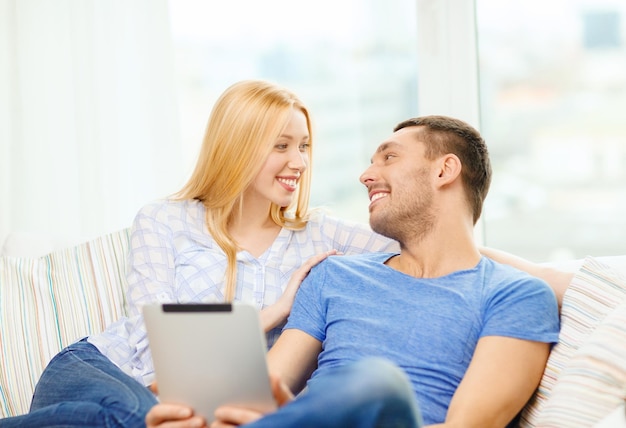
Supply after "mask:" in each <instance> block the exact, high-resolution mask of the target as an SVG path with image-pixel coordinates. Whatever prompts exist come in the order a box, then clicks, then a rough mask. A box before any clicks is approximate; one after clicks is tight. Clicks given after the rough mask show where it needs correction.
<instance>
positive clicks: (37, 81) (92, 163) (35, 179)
mask: <svg viewBox="0 0 626 428" xmlns="http://www.w3.org/2000/svg"><path fill="white" fill-rule="evenodd" d="M175 94H176V90H175V78H174V66H173V51H172V46H171V39H170V32H169V21H168V6H167V0H0V246H1V244H2V242H3V241H4V239H5V238H6V236H7V235H8V234H9V233H15V232H17V233H18V234H19V233H24V234H31V235H36V234H41V235H44V236H66V237H71V238H91V237H95V236H97V235H99V234H102V233H107V232H111V231H114V230H117V229H120V228H123V227H126V226H129V225H130V223H131V221H132V219H133V216H134V214H135V213H136V211H137V209H139V207H140V206H141V205H142V204H144V203H146V202H148V201H150V200H152V199H155V198H158V197H162V196H165V195H167V194H169V193H171V192H173V191H175V190H177V189H178V188H179V187H180V186H181V185H182V183H183V181H184V174H185V173H186V171H182V170H183V167H182V161H181V158H182V156H181V149H180V137H179V130H178V117H177V115H178V113H177V112H178V108H177V103H176V96H175Z"/></svg>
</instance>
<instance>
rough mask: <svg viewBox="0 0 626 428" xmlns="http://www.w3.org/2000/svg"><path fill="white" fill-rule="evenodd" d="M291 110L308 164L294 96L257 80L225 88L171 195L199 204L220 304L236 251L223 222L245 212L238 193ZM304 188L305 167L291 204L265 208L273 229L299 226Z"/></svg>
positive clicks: (231, 283) (232, 278)
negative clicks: (215, 262) (219, 268)
mask: <svg viewBox="0 0 626 428" xmlns="http://www.w3.org/2000/svg"><path fill="white" fill-rule="evenodd" d="M293 109H297V110H300V111H301V112H302V113H304V116H305V117H306V122H307V128H308V131H309V136H310V139H309V143H310V145H309V146H308V148H307V152H308V157H309V162H310V160H311V159H312V152H311V151H312V140H313V138H312V132H311V120H310V117H309V112H308V110H307V108H306V107H305V106H304V104H303V103H302V102H301V101H300V100H299V99H298V97H296V95H294V94H293V93H292V92H290V91H288V90H287V89H285V88H282V87H280V86H277V85H275V84H273V83H270V82H266V81H261V80H246V81H242V82H238V83H235V84H234V85H232V86H230V87H229V88H228V89H226V91H225V92H224V93H223V94H222V95H221V96H220V98H219V99H218V100H217V102H216V103H215V105H214V107H213V110H212V112H211V115H210V116H209V120H208V123H207V126H206V131H205V134H204V140H203V143H202V148H201V150H200V155H199V157H198V161H197V163H196V166H195V169H194V171H193V173H192V175H191V177H190V178H189V181H187V183H186V184H185V185H184V186H183V188H182V189H181V190H180V191H179V192H178V193H177V195H176V196H177V198H178V199H197V200H199V201H202V202H203V204H204V206H205V208H206V224H207V228H208V230H209V233H210V234H211V236H212V237H213V238H214V239H215V241H216V242H217V244H218V245H219V246H220V247H221V248H222V250H223V251H224V253H225V254H226V258H227V263H228V264H227V268H226V273H225V282H226V292H225V300H226V301H232V300H233V298H234V296H235V288H236V280H237V259H236V256H237V251H238V249H239V247H238V245H237V242H236V241H235V240H234V239H233V237H232V236H231V235H230V233H229V232H228V225H229V222H230V221H231V220H232V219H233V218H234V216H236V215H239V213H241V212H242V210H243V209H245V207H243V193H244V191H245V190H246V189H247V188H248V186H250V184H251V183H252V181H253V180H254V178H255V177H256V176H257V174H258V173H259V171H260V170H261V168H262V167H263V164H264V163H265V160H266V159H267V157H268V156H269V154H270V152H271V150H272V148H273V146H274V144H275V143H276V140H277V139H278V138H279V137H280V135H281V134H282V132H283V131H284V129H285V127H286V126H287V124H288V122H289V120H290V118H291V114H292V110H293ZM310 186H311V165H310V163H309V165H308V167H307V168H306V169H305V170H304V172H303V173H302V175H301V177H300V181H299V185H298V190H297V195H296V198H294V201H293V202H292V203H291V205H289V206H288V207H280V206H278V205H276V204H274V203H272V204H271V208H270V216H271V218H272V220H274V222H275V223H276V224H277V225H279V226H281V227H286V228H290V229H301V228H302V227H304V226H305V224H306V221H307V212H308V205H309V194H310Z"/></svg>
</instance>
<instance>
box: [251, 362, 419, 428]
mask: <svg viewBox="0 0 626 428" xmlns="http://www.w3.org/2000/svg"><path fill="white" fill-rule="evenodd" d="M245 426H246V427H247V428H276V427H293V428H320V427H324V428H347V427H350V428H371V427H377V428H383V427H384V428H419V427H421V426H422V417H421V414H420V412H419V409H418V407H417V403H416V400H415V394H414V393H413V390H412V389H411V385H410V383H409V381H408V379H407V378H406V376H405V374H404V372H403V371H402V370H401V369H400V368H398V367H396V366H395V365H393V364H391V363H389V362H387V361H386V360H383V359H381V358H367V359H364V360H361V361H359V362H357V363H354V364H349V365H346V366H343V367H338V368H336V369H333V370H332V371H329V372H328V373H327V374H325V375H321V376H318V377H314V378H313V379H311V380H310V381H309V383H308V386H307V391H306V392H304V393H303V394H301V395H300V396H298V398H296V399H295V400H294V401H292V402H291V403H289V404H287V405H286V406H283V407H281V408H280V409H278V410H277V411H276V412H274V413H271V414H268V415H266V416H265V417H263V418H262V419H259V420H258V421H256V422H253V423H251V424H247V425H245Z"/></svg>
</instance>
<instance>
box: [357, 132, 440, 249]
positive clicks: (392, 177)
mask: <svg viewBox="0 0 626 428" xmlns="http://www.w3.org/2000/svg"><path fill="white" fill-rule="evenodd" d="M424 148H425V145H424V143H423V142H422V141H421V132H420V127H416V126H412V127H407V128H403V129H400V130H398V131H396V132H394V133H393V134H392V135H391V137H389V138H388V139H386V140H385V142H383V143H382V144H381V145H380V146H379V147H378V149H376V152H375V153H374V156H373V157H372V163H371V165H370V166H369V168H367V170H365V172H364V173H363V174H362V175H361V177H360V181H361V183H363V184H364V185H365V186H366V187H367V190H368V194H369V198H370V205H369V212H370V226H371V227H372V229H373V230H374V231H375V232H378V233H380V234H382V235H385V236H387V237H389V238H392V239H396V240H398V241H399V242H400V243H402V242H406V240H407V239H412V240H414V239H416V238H418V239H420V238H421V237H423V236H424V235H425V234H426V233H428V232H429V231H430V230H431V229H432V227H433V223H434V218H435V215H434V208H433V205H432V204H433V194H434V193H433V187H432V182H431V178H430V177H431V174H433V163H432V162H431V161H429V160H428V159H426V157H425V156H424Z"/></svg>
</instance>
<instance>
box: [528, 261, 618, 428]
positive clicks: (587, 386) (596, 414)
mask: <svg viewBox="0 0 626 428" xmlns="http://www.w3.org/2000/svg"><path fill="white" fill-rule="evenodd" d="M624 302H626V278H624V277H623V276H622V275H621V274H619V273H618V272H616V271H614V270H613V269H611V268H610V267H609V266H606V265H604V264H603V263H601V262H599V261H597V260H596V259H594V258H593V257H587V258H586V259H585V262H584V264H583V266H582V267H581V268H580V270H579V271H578V272H577V273H576V275H574V278H573V279H572V283H571V284H570V286H569V288H568V289H567V292H566V293H565V296H564V298H563V307H562V309H561V332H560V335H559V343H558V344H557V345H556V346H555V347H554V348H553V350H552V352H551V354H550V358H549V359H548V364H547V366H546V370H545V372H544V374H543V378H542V380H541V384H540V386H539V389H538V391H537V393H536V394H535V396H534V397H533V399H532V400H531V402H530V403H529V405H527V406H526V408H525V409H524V412H523V413H522V418H521V423H520V427H524V428H525V427H559V428H562V427H576V426H591V425H590V421H591V419H594V420H599V419H600V418H601V417H602V416H603V415H606V414H608V413H609V411H610V408H611V406H612V405H613V404H614V403H615V400H616V399H618V398H620V397H621V398H622V399H623V396H624V395H623V394H624V390H623V389H624V384H622V385H621V386H622V391H617V390H616V388H615V387H611V388H605V386H606V385H605V386H602V388H601V389H600V390H597V389H595V388H596V387H597V386H598V385H599V384H603V383H606V384H607V385H608V384H612V383H613V382H617V381H618V380H617V379H620V378H621V379H623V378H624V372H623V370H624V368H625V367H626V353H625V352H624V344H626V330H625V329H626V323H622V325H621V326H619V322H618V321H619V319H620V317H623V316H624V314H623V310H624V304H625V303H624ZM618 307H619V308H618ZM616 308H618V309H616ZM616 322H617V324H616ZM614 340H621V341H622V342H620V344H615V343H613V342H612V341H614ZM616 355H619V358H621V361H619V360H615V365H613V366H611V367H607V365H606V363H607V361H608V359H614V358H615V356H616ZM620 367H621V368H620ZM620 370H621V371H620ZM609 373H610V376H611V377H612V378H609V377H606V376H608V375H609ZM561 382H563V384H561ZM618 389H619V388H618ZM581 400H582V402H583V403H585V404H584V405H581ZM607 410H609V411H607ZM596 418H597V419H596ZM565 421H568V423H566V422H565ZM574 421H581V422H578V423H577V424H576V423H575V422H574ZM585 421H586V422H585ZM569 422H571V424H569Z"/></svg>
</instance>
